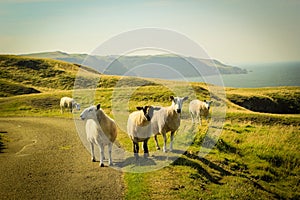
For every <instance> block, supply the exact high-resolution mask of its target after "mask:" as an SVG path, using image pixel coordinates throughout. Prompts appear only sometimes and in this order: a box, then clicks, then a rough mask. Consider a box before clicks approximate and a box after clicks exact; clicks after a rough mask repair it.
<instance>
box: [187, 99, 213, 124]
mask: <svg viewBox="0 0 300 200" xmlns="http://www.w3.org/2000/svg"><path fill="white" fill-rule="evenodd" d="M211 103H212V101H206V100H204V102H203V101H200V100H198V99H195V100H193V101H191V102H190V105H189V112H190V114H191V117H192V122H193V123H195V119H196V118H198V122H199V124H200V125H202V123H201V116H203V117H205V118H206V120H207V119H208V113H209V109H210V104H211Z"/></svg>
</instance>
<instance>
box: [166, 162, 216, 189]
mask: <svg viewBox="0 0 300 200" xmlns="http://www.w3.org/2000/svg"><path fill="white" fill-rule="evenodd" d="M172 165H173V166H188V167H191V168H193V169H195V170H197V172H198V174H202V175H203V176H204V177H205V178H206V179H207V180H209V181H210V182H212V183H215V184H218V185H220V184H221V183H220V182H219V181H220V179H221V178H220V177H218V178H216V177H214V176H212V175H211V174H210V173H209V172H208V171H207V170H205V169H204V168H203V167H202V166H201V165H200V164H199V163H197V162H195V161H193V160H190V159H187V158H184V157H180V158H178V159H176V160H175V161H174V162H173V163H172Z"/></svg>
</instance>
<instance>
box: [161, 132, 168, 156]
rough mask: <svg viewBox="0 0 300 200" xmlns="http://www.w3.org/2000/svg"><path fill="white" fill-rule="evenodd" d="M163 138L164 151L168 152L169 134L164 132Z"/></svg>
mask: <svg viewBox="0 0 300 200" xmlns="http://www.w3.org/2000/svg"><path fill="white" fill-rule="evenodd" d="M162 135H163V138H164V147H163V152H164V153H166V152H167V134H166V133H163V134H162Z"/></svg>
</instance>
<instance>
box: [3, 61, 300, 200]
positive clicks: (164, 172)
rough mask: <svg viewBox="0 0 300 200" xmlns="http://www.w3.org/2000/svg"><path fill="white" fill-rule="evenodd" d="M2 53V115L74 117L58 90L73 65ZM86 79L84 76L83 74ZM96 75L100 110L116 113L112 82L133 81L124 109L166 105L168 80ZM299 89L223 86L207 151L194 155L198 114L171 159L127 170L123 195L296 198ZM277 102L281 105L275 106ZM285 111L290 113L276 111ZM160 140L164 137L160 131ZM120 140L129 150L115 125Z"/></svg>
mask: <svg viewBox="0 0 300 200" xmlns="http://www.w3.org/2000/svg"><path fill="white" fill-rule="evenodd" d="M0 58H1V59H0V67H1V71H2V70H6V71H5V73H2V72H1V79H0V83H1V84H6V86H5V87H11V88H12V89H11V91H12V92H10V93H9V94H7V91H10V89H6V91H5V90H4V87H1V94H7V96H8V97H1V98H0V116H1V117H7V116H25V117H26V116H45V117H65V118H71V117H73V115H71V114H69V113H64V114H63V115H62V114H60V110H59V99H60V98H61V97H62V96H72V94H73V91H72V90H71V89H72V88H73V85H74V78H75V75H76V73H77V70H78V68H79V66H76V65H72V64H68V63H64V62H57V61H53V60H48V59H32V58H30V59H29V58H22V57H21V58H19V57H16V56H2V57H0ZM5 74H7V76H5ZM23 76H24V77H23ZM95 76H99V74H95ZM67 77H73V78H70V79H68V78H67ZM39 80H43V82H46V83H47V84H43V83H41V82H42V81H39ZM67 80H68V81H67ZM84 80H85V79H84V77H82V81H84ZM51 81H56V82H55V83H56V84H51ZM97 81H98V82H97V86H98V88H97V90H96V93H95V102H100V103H101V105H102V108H103V109H104V111H105V112H106V113H108V114H109V115H110V116H112V117H114V116H113V113H112V101H111V100H112V98H113V95H114V90H118V89H119V90H123V89H124V88H126V87H129V88H130V87H134V86H139V88H138V89H136V90H134V93H133V94H132V96H131V98H130V101H129V109H130V111H132V110H134V109H135V106H137V105H144V104H154V105H169V104H170V102H169V99H168V97H169V95H171V94H173V92H172V91H171V90H170V88H168V87H165V86H164V84H159V83H158V82H157V81H154V80H151V79H147V80H145V79H138V78H131V77H127V78H124V79H123V78H122V77H118V76H107V75H105V76H104V75H101V78H100V79H99V80H97ZM166 82H167V81H166ZM166 82H165V83H166ZM66 83H67V84H66ZM169 84H170V83H169ZM172 84H173V82H172ZM174 84H175V82H174ZM65 85H67V86H65ZM165 85H167V84H165ZM22 87H24V89H21V90H24V91H25V90H26V88H33V89H35V90H38V91H39V92H41V93H35V94H33V93H32V94H25V93H24V94H22V95H21V94H20V93H19V92H16V91H18V88H22ZM115 87H119V88H117V89H116V88H115ZM13 88H17V89H13ZM191 88H192V89H193V90H194V92H195V94H196V96H197V98H199V99H201V100H204V99H209V98H210V93H209V91H208V90H207V86H206V85H205V84H203V83H191ZM299 91H300V89H299V87H278V88H260V89H233V88H227V89H226V94H227V97H228V100H226V103H227V113H226V122H225V124H224V126H223V131H222V134H221V136H220V137H219V138H218V140H217V143H216V145H215V147H214V148H213V149H212V151H210V153H209V154H208V155H206V156H205V157H198V152H199V151H200V147H201V146H202V145H203V141H204V138H205V136H206V132H207V129H208V125H209V124H208V123H207V122H206V121H205V120H203V125H202V126H199V125H194V126H192V127H191V128H190V129H188V130H186V132H187V134H188V135H192V136H193V142H192V145H191V146H190V147H189V149H187V150H186V151H185V153H184V154H183V155H182V156H181V157H180V158H178V159H177V160H176V161H175V162H174V163H172V164H171V165H169V166H167V167H164V168H162V169H160V170H157V171H153V172H149V173H141V174H134V173H125V174H124V179H125V182H126V184H127V187H126V197H127V198H128V199H141V198H143V199H162V198H164V199H299V198H300V189H299V182H300V178H299V177H300V155H299V151H300V145H299V142H298V141H299V140H300V134H299V133H300V130H299V126H300V115H299V110H298V109H299ZM3 96H5V95H3ZM253 99H254V100H253ZM261 99H263V100H261ZM264 99H268V100H264ZM190 100H191V99H190ZM78 101H79V102H80V103H82V105H83V107H85V106H86V105H88V103H89V102H88V101H87V100H86V98H85V97H80V98H79V99H78ZM265 101H266V102H265ZM187 105H188V103H185V104H184V113H183V114H182V119H183V120H182V126H185V125H190V124H191V119H190V117H189V115H188V113H187ZM213 106H216V105H213ZM283 107H286V108H284V109H286V110H285V111H284V112H281V111H282V109H283ZM261 109H263V110H261ZM277 109H278V110H279V111H280V112H277ZM286 111H288V112H287V113H290V114H282V113H285V112H286ZM274 113H276V114H274ZM78 115H79V113H78V112H77V113H75V117H78ZM1 134H2V135H1ZM3 135H5V133H4V134H3V133H0V140H1V138H3V137H2V136H3ZM5 137H6V135H5ZM176 137H181V136H180V135H177V136H176ZM168 140H169V138H168ZM8 141H9V140H8ZM159 141H160V143H162V138H161V137H159ZM6 142H7V141H6V139H5V141H3V140H2V142H0V149H1V148H5V143H6ZM118 142H119V143H120V144H121V145H122V146H123V147H124V148H125V149H126V150H128V151H131V149H132V146H131V142H130V140H129V139H128V136H127V134H126V133H125V132H123V131H122V130H120V129H119V135H118ZM3 143H4V144H3ZM3 145H4V146H3ZM149 146H150V151H152V152H153V151H155V147H154V141H153V139H150V141H149ZM99 170H101V169H99Z"/></svg>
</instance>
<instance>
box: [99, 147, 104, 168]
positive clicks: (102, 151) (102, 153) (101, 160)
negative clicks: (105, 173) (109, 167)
mask: <svg viewBox="0 0 300 200" xmlns="http://www.w3.org/2000/svg"><path fill="white" fill-rule="evenodd" d="M99 149H100V164H99V165H100V167H104V163H103V158H104V145H103V144H99Z"/></svg>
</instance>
